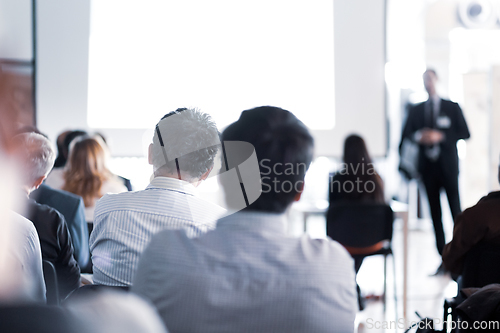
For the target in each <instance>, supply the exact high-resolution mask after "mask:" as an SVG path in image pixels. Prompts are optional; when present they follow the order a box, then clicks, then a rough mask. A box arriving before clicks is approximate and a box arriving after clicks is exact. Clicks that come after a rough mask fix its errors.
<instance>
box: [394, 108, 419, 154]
mask: <svg viewBox="0 0 500 333" xmlns="http://www.w3.org/2000/svg"><path fill="white" fill-rule="evenodd" d="M415 116H416V111H415V107H413V106H412V107H410V110H409V111H408V117H407V118H406V123H405V125H404V127H403V133H402V134H401V142H400V144H399V152H400V153H401V148H402V147H403V141H404V140H405V139H409V140H411V141H415V140H414V136H415V132H416V131H418V130H419V128H417V126H416V122H415Z"/></svg>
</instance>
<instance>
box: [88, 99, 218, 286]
mask: <svg viewBox="0 0 500 333" xmlns="http://www.w3.org/2000/svg"><path fill="white" fill-rule="evenodd" d="M219 142H220V141H219V137H218V131H217V127H216V125H215V123H214V122H213V121H212V118H211V117H210V116H209V115H207V114H205V113H202V112H200V111H197V110H193V109H178V110H177V111H174V112H171V113H169V114H167V115H165V116H164V117H163V118H162V119H161V120H160V122H159V123H158V124H157V125H156V129H155V134H154V137H153V143H152V144H151V145H150V146H149V163H150V164H152V165H153V170H154V178H153V180H152V181H151V183H150V184H149V185H148V187H147V188H146V189H145V190H143V191H136V192H127V193H120V194H115V195H106V196H104V197H103V198H102V199H101V200H99V201H98V203H97V207H96V211H95V219H94V231H93V232H92V234H91V237H90V251H91V253H92V263H93V269H94V283H97V284H103V285H110V286H130V285H131V283H132V279H133V276H134V273H135V271H136V269H137V264H138V262H139V257H140V255H141V254H142V252H143V250H144V248H145V247H146V246H147V244H148V243H149V241H150V239H151V237H152V236H153V235H154V234H156V233H157V232H159V231H161V230H164V229H182V228H185V229H187V231H188V234H189V235H190V236H199V235H201V234H202V233H205V232H207V231H208V230H210V229H213V228H214V227H215V221H216V220H217V218H218V217H219V216H220V215H222V214H223V213H224V210H223V209H222V208H220V207H218V206H216V205H214V204H212V203H209V202H207V201H205V200H203V199H201V198H199V197H197V196H196V194H195V187H196V186H198V184H200V183H201V182H202V181H203V180H205V179H206V178H207V177H208V175H209V173H210V171H211V170H212V168H213V165H214V159H215V156H216V154H217V151H218V149H217V147H216V146H215V145H216V144H218V143H219Z"/></svg>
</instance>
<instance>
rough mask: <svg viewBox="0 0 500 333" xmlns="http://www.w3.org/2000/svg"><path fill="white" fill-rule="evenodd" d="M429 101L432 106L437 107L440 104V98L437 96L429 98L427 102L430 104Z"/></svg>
mask: <svg viewBox="0 0 500 333" xmlns="http://www.w3.org/2000/svg"><path fill="white" fill-rule="evenodd" d="M431 100H432V103H434V105H438V104H439V103H440V102H441V97H439V96H438V95H437V94H436V95H432V96H429V99H428V101H429V102H430V101H431Z"/></svg>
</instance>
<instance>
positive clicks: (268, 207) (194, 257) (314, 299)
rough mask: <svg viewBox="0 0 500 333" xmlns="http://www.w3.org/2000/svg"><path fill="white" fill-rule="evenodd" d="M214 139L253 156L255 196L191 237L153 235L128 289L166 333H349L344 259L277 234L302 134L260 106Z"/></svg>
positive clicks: (326, 245)
mask: <svg viewBox="0 0 500 333" xmlns="http://www.w3.org/2000/svg"><path fill="white" fill-rule="evenodd" d="M222 139H223V140H225V141H226V142H227V141H244V142H248V143H251V144H252V145H253V146H254V147H255V152H256V154H257V158H258V160H259V166H260V170H261V174H263V175H264V174H265V175H266V177H262V186H263V187H262V188H263V190H262V193H261V196H260V197H259V198H258V199H257V200H255V201H254V202H253V203H251V204H250V205H249V206H248V207H247V208H245V209H244V210H242V211H241V212H238V213H235V214H233V215H230V216H227V217H224V218H222V219H220V220H219V221H218V222H217V228H216V229H215V230H213V231H209V232H208V233H207V234H205V235H202V236H200V237H198V238H193V239H191V240H190V239H189V238H188V235H187V234H186V232H185V231H183V230H166V231H163V232H161V233H159V234H158V235H156V236H155V237H154V238H153V239H152V241H151V243H150V245H149V246H148V248H147V249H146V250H145V252H144V255H143V256H142V258H141V260H140V263H139V268H138V270H137V274H136V277H135V279H134V284H133V286H132V290H133V291H134V292H136V293H137V294H139V295H140V296H143V297H145V298H146V299H148V300H150V301H152V302H153V304H154V305H155V306H156V307H157V308H158V310H159V313H160V315H161V317H162V319H163V321H164V322H165V324H166V325H167V327H168V328H169V330H171V331H172V332H218V333H219V332H352V330H353V327H354V317H355V315H356V309H357V305H356V289H355V279H354V269H353V261H352V258H351V257H350V256H349V254H348V253H347V251H346V250H345V249H344V248H343V247H342V246H341V245H340V244H338V243H336V242H334V241H332V240H331V239H311V238H310V237H309V236H307V235H304V236H302V237H300V238H294V237H291V236H289V235H287V232H286V227H287V223H286V215H285V212H286V210H287V208H288V207H289V206H290V205H291V204H292V203H293V202H294V201H297V200H299V198H300V196H301V192H302V189H303V184H304V176H305V173H306V170H307V168H308V167H309V164H310V162H311V159H312V156H313V138H312V137H311V135H310V133H309V131H308V130H307V128H306V127H305V126H304V124H303V123H302V122H300V121H299V120H298V119H297V118H296V117H295V116H294V115H292V114H291V113H290V112H288V111H286V110H283V109H280V108H275V107H269V106H267V107H259V108H255V109H252V110H247V111H244V112H243V113H242V114H241V116H240V118H239V120H238V121H236V122H235V123H233V124H232V125H230V126H229V127H227V129H226V130H225V131H224V133H223V134H222ZM292 168H293V172H284V170H285V169H286V170H291V169H292ZM240 171H241V170H240ZM223 179H224V178H223V177H221V180H222V181H221V183H222V186H223V187H224V188H225V190H226V191H227V190H228V189H230V186H231V184H228V183H227V182H226V181H225V180H223ZM290 184H291V185H292V186H290ZM242 187H243V186H242ZM240 194H241V192H240ZM231 195H232V194H230V193H228V192H226V201H227V202H228V203H229V202H231V198H230V197H229V196H231Z"/></svg>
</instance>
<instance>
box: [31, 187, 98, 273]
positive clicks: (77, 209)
mask: <svg viewBox="0 0 500 333" xmlns="http://www.w3.org/2000/svg"><path fill="white" fill-rule="evenodd" d="M30 198H32V199H34V200H35V201H36V202H38V203H39V204H42V205H47V206H50V207H52V208H54V209H56V210H57V211H58V212H59V213H61V214H62V215H63V216H64V218H65V220H66V223H67V225H68V229H69V233H70V235H71V240H72V241H73V248H74V251H75V259H76V261H78V265H80V267H81V268H82V270H84V268H86V267H87V266H89V264H90V250H89V231H88V227H87V222H86V221H85V205H84V204H83V200H82V198H81V197H79V196H78V195H76V194H73V193H70V192H66V191H62V190H56V189H53V188H51V187H50V186H47V185H41V186H40V187H39V188H38V189H37V190H36V191H33V192H32V193H31V195H30Z"/></svg>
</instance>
